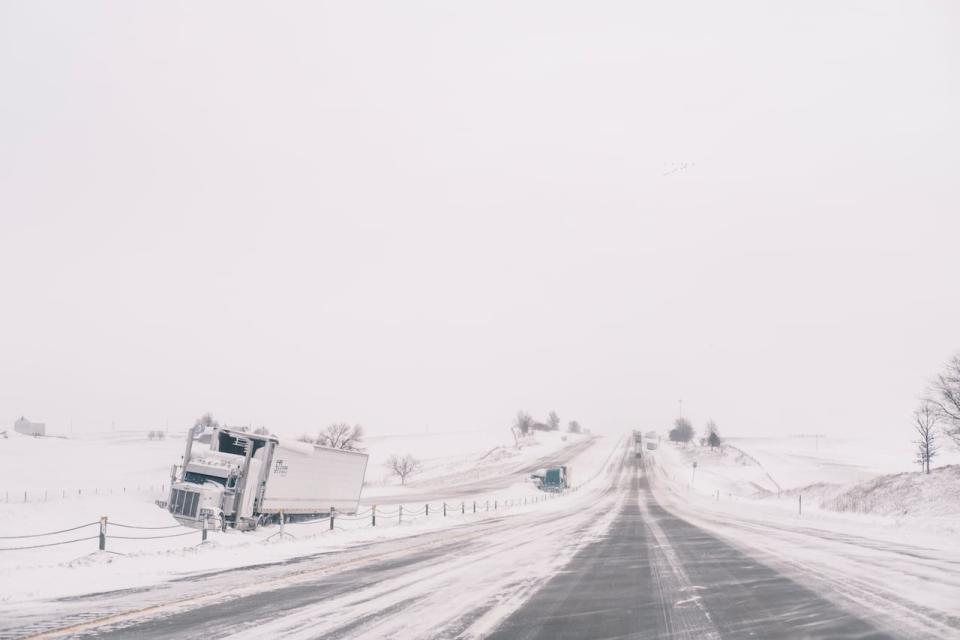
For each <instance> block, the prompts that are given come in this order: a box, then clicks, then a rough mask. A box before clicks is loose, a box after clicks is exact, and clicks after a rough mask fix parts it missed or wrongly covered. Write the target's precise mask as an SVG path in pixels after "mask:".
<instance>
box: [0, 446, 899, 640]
mask: <svg viewBox="0 0 960 640" xmlns="http://www.w3.org/2000/svg"><path fill="white" fill-rule="evenodd" d="M612 467H613V468H614V471H611V472H610V474H609V477H608V480H609V482H608V484H607V485H606V486H605V488H604V489H603V491H602V492H600V491H598V492H597V494H596V495H595V496H592V497H591V502H589V503H588V502H586V501H584V502H582V504H581V505H580V506H579V507H576V508H569V509H567V508H554V509H551V510H547V511H540V512H527V513H520V514H517V515H504V516H498V517H494V518H490V519H487V520H482V521H480V522H476V523H472V524H469V525H464V526H461V527H456V528H453V529H447V530H442V531H434V532H429V533H425V534H423V535H418V536H416V537H415V538H414V539H413V540H411V539H404V540H393V541H384V542H377V543H372V544H368V545H364V546H362V547H358V548H353V549H349V550H346V551H341V552H337V553H324V554H317V555H315V556H308V557H304V558H299V559H297V560H294V561H288V562H283V563H274V564H268V565H261V566H258V567H252V568H248V569H243V570H231V571H220V572H215V573H210V574H204V575H194V576H189V577H186V578H183V579H181V580H179V581H175V582H171V583H167V584H164V585H158V586H157V587H156V588H153V589H146V590H143V589H141V590H136V591H134V590H130V591H122V592H116V593H111V594H101V595H99V596H93V597H89V598H74V599H68V600H63V601H57V602H53V603H50V607H49V609H48V611H47V612H46V613H45V614H44V615H43V616H41V618H40V619H31V620H26V619H24V620H22V621H20V622H19V623H18V622H16V621H15V622H14V623H13V626H8V627H6V628H5V629H4V628H0V635H3V636H6V637H33V636H31V634H33V633H37V632H46V633H43V635H42V637H97V638H138V639H144V640H149V639H165V638H221V637H232V636H235V635H236V636H238V637H242V638H258V637H265V638H266V637H283V638H288V637H289V638H393V637H395V638H472V637H490V638H496V639H498V640H508V639H509V640H513V639H520V640H526V639H535V638H578V639H586V638H604V639H623V638H636V639H645V638H649V639H658V640H660V639H664V640H680V639H683V640H686V639H701V638H703V639H714V638H723V639H729V638H754V639H774V638H797V639H804V640H806V639H812V638H824V639H826V638H830V639H837V640H843V639H851V640H852V639H857V640H867V639H874V640H875V639H880V638H893V637H896V636H893V635H890V634H888V633H885V632H883V631H881V630H879V629H877V628H875V627H874V626H873V624H872V623H871V621H868V620H864V619H861V618H859V617H857V616H855V615H852V614H850V613H848V612H847V611H845V610H843V609H841V608H840V607H839V606H837V605H836V604H834V603H832V602H830V601H829V600H828V599H826V598H824V597H822V596H820V595H818V594H817V593H814V592H813V591H811V590H809V589H807V588H805V587H803V586H801V585H800V584H798V583H796V582H794V581H792V580H791V579H789V578H787V577H785V576H783V575H781V574H779V573H777V572H776V571H774V570H773V569H771V568H769V567H767V566H765V565H764V564H762V563H760V562H757V561H756V560H755V559H753V558H751V557H749V556H747V555H745V554H744V553H742V552H741V551H738V550H737V549H735V548H733V547H731V546H730V545H729V544H727V543H725V542H723V541H722V540H720V539H718V538H716V537H715V536H713V535H711V534H709V533H708V532H706V531H704V530H703V529H701V528H698V527H696V526H694V525H692V524H690V523H689V522H687V521H685V520H683V519H681V518H678V517H676V516H674V515H672V514H670V513H669V512H667V511H666V510H664V509H663V508H661V507H660V506H659V505H658V503H657V502H656V500H655V499H654V498H653V496H652V494H651V493H650V491H649V489H648V486H647V480H646V478H645V477H644V476H643V475H642V473H641V472H640V470H639V469H638V468H637V465H636V461H634V460H632V459H630V458H624V464H623V465H622V466H620V465H616V464H614V465H612ZM568 499H569V500H571V502H570V503H569V504H570V505H576V504H577V503H576V502H575V501H576V500H577V497H576V496H574V497H572V498H564V500H568ZM557 504H558V505H560V504H565V503H561V502H558V503H557ZM604 517H607V518H609V523H603V524H604V526H603V528H602V531H600V532H599V533H597V528H598V526H599V523H600V521H601V520H602V519H603V518H604ZM607 524H608V525H609V526H607ZM563 549H574V551H572V552H571V554H572V555H571V556H570V557H567V558H562V557H558V556H562V550H563ZM498 560H499V561H498ZM551 562H553V563H554V564H551ZM544 567H546V569H547V570H544ZM538 568H539V569H538ZM537 571H540V572H541V573H542V578H541V579H536V578H535V577H531V576H532V575H533V574H536V573H537ZM511 603H512V604H511ZM18 625H19V626H18ZM58 629H59V630H60V631H57V630H58ZM50 632H52V633H50ZM48 634H49V635H48ZM37 637H40V636H37Z"/></svg>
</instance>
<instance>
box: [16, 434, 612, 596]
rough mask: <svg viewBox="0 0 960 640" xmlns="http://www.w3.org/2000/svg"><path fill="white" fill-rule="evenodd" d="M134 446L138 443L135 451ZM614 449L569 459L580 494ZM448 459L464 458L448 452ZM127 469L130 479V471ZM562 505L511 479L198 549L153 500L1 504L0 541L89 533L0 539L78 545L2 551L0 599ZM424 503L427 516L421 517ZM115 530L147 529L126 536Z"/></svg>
mask: <svg viewBox="0 0 960 640" xmlns="http://www.w3.org/2000/svg"><path fill="white" fill-rule="evenodd" d="M29 440H33V439H29ZM555 440H556V442H555V443H550V442H547V443H541V444H540V445H531V446H530V447H527V448H526V453H521V454H520V455H519V456H518V455H514V456H510V457H509V462H508V463H507V464H508V465H509V467H510V468H513V467H514V465H516V464H517V463H518V461H519V460H526V461H529V460H532V459H535V458H536V457H537V456H540V455H543V454H544V453H547V452H549V450H550V449H551V447H552V448H553V449H554V450H555V449H557V448H559V447H561V446H565V445H566V444H569V441H566V442H565V441H562V440H560V439H559V438H555ZM140 444H141V443H140V442H137V444H136V446H140ZM154 444H156V443H154ZM613 444H614V443H613V442H612V441H611V440H610V439H606V438H599V439H597V442H596V444H594V445H593V446H589V447H587V448H586V449H585V450H584V451H583V452H582V453H581V454H579V455H578V456H577V457H576V458H575V459H574V460H573V461H572V465H573V467H574V468H575V469H576V473H577V476H576V478H575V481H576V482H577V483H578V485H579V487H578V489H579V491H578V493H579V492H583V491H588V490H589V489H590V487H591V486H593V484H594V481H593V478H595V477H596V476H597V474H598V473H599V472H600V471H601V470H603V469H607V468H609V465H610V463H611V455H612V446H613ZM29 446H31V447H32V446H34V443H30V445H29ZM56 446H57V445H55V447H56ZM57 449H59V447H57ZM178 449H179V447H178ZM523 451H524V450H521V452H523ZM453 455H463V454H461V453H457V452H455V453H454V454H453ZM481 455H482V453H481ZM474 459H475V458H473V457H472V456H465V457H464V458H463V460H464V461H463V463H462V464H463V466H464V468H465V469H468V468H469V464H470V462H471V461H472V460H474ZM117 461H118V462H119V461H126V464H128V465H129V466H130V467H134V466H136V465H135V463H131V462H130V458H124V457H122V456H119V457H118V458H117ZM450 470H451V467H449V466H446V467H445V472H446V473H449V472H450ZM131 471H132V473H131V475H136V473H138V472H137V471H133V470H131ZM123 472H124V467H123V466H121V465H120V464H117V465H116V466H115V467H114V472H113V473H114V474H115V477H116V479H117V480H118V481H120V482H122V481H124V477H123ZM465 473H466V471H465ZM467 475H469V474H467ZM570 495H577V494H576V493H571V494H570ZM568 500H569V496H555V495H552V494H545V493H543V492H540V491H538V490H537V489H536V488H535V487H534V486H533V485H532V484H530V483H528V482H524V481H518V482H516V483H514V484H512V485H508V486H503V487H502V488H499V489H497V490H494V491H490V492H487V493H485V494H483V495H476V496H469V497H468V498H464V499H461V500H457V501H455V502H448V503H447V510H446V516H444V515H443V502H442V500H434V501H432V502H416V503H407V504H401V503H394V504H390V505H388V506H384V507H378V508H377V520H376V526H375V527H374V526H373V518H372V516H373V512H372V507H371V506H361V508H360V510H359V511H358V513H357V514H354V515H347V514H345V515H342V516H340V517H337V518H336V519H335V521H334V527H333V529H332V530H331V528H330V521H329V520H328V519H323V520H320V521H317V522H314V523H298V524H287V525H285V526H284V527H283V533H282V535H281V533H280V527H279V526H273V527H265V528H262V529H260V530H257V531H254V532H247V533H240V532H235V531H228V532H219V531H216V532H208V541H207V542H206V543H203V544H200V538H201V533H200V532H199V531H195V530H191V529H186V528H183V527H176V528H169V529H168V528H166V527H173V526H174V525H176V522H175V521H174V520H173V519H172V517H171V516H170V515H169V514H168V513H167V512H166V511H165V510H163V509H160V508H158V507H156V506H155V505H154V504H153V503H152V497H151V496H143V495H139V494H135V493H133V494H131V493H127V494H124V493H122V492H121V493H119V494H113V495H109V494H108V495H86V496H83V497H82V498H77V499H70V500H57V501H53V500H51V501H47V502H42V501H41V502H27V503H26V504H24V503H9V504H7V503H4V504H0V536H22V535H25V534H32V533H43V532H46V531H51V530H59V529H67V528H70V527H73V526H75V525H79V524H84V523H87V524H88V526H86V527H83V528H81V529H79V530H75V531H66V532H64V533H61V534H57V535H55V536H44V537H41V538H16V539H0V548H4V549H6V548H12V547H20V546H33V545H35V544H46V543H50V542H53V543H55V542H61V541H66V540H71V539H75V538H80V539H82V540H81V541H80V542H75V543H71V544H65V545H57V546H50V547H42V548H37V549H23V550H17V551H0V572H2V573H3V575H4V580H3V582H2V585H0V602H4V603H15V602H23V601H27V600H31V599H37V598H54V597H62V596H68V595H77V594H84V593H90V592H94V591H105V590H112V589H122V588H129V587H137V586H143V585H149V584H154V583H156V582H159V581H163V580H166V579H170V578H172V577H175V576H181V575H187V574H190V573H195V572H203V571H211V570H221V569H228V568H235V567H241V566H249V565H255V564H262V563H270V562H278V561H283V560H287V559H290V558H295V557H299V556H303V555H310V554H316V553H328V552H335V551H336V550H338V549H343V548H346V547H349V546H353V545H357V544H362V543H368V542H371V541H377V540H384V539H390V538H402V537H405V536H413V535H417V534H419V533H423V532H426V531H431V530H437V529H443V528H449V527H458V526H468V525H470V524H471V523H473V522H476V521H479V520H483V519H486V518H490V517H494V516H496V517H500V516H502V515H503V514H504V513H507V514H515V513H526V512H531V511H534V512H535V511H536V510H545V511H546V510H551V509H563V508H568V507H566V506H564V503H565V502H567V501H568ZM428 504H429V509H430V513H429V515H427V513H426V511H427V509H426V507H427V505H428ZM401 510H402V513H401ZM102 515H107V516H108V524H107V532H108V537H107V541H106V542H107V551H106V552H100V551H98V550H97V545H98V539H97V537H98V533H99V525H98V524H94V523H95V522H96V521H98V520H99V518H100V516H102ZM120 525H135V526H137V527H147V528H143V529H141V528H133V529H131V528H125V527H121V526H120ZM153 527H156V528H155V529H154V528H153ZM166 536H176V537H166Z"/></svg>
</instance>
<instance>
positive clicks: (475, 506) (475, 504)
mask: <svg viewBox="0 0 960 640" xmlns="http://www.w3.org/2000/svg"><path fill="white" fill-rule="evenodd" d="M473 512H474V513H476V512H477V501H476V500H474V501H473Z"/></svg>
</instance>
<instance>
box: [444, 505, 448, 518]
mask: <svg viewBox="0 0 960 640" xmlns="http://www.w3.org/2000/svg"><path fill="white" fill-rule="evenodd" d="M443 517H444V518H446V517H447V503H446V502H444V503H443Z"/></svg>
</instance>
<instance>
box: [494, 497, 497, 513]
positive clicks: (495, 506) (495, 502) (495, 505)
mask: <svg viewBox="0 0 960 640" xmlns="http://www.w3.org/2000/svg"><path fill="white" fill-rule="evenodd" d="M493 510H494V511H496V510H497V501H496V500H494V501H493Z"/></svg>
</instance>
